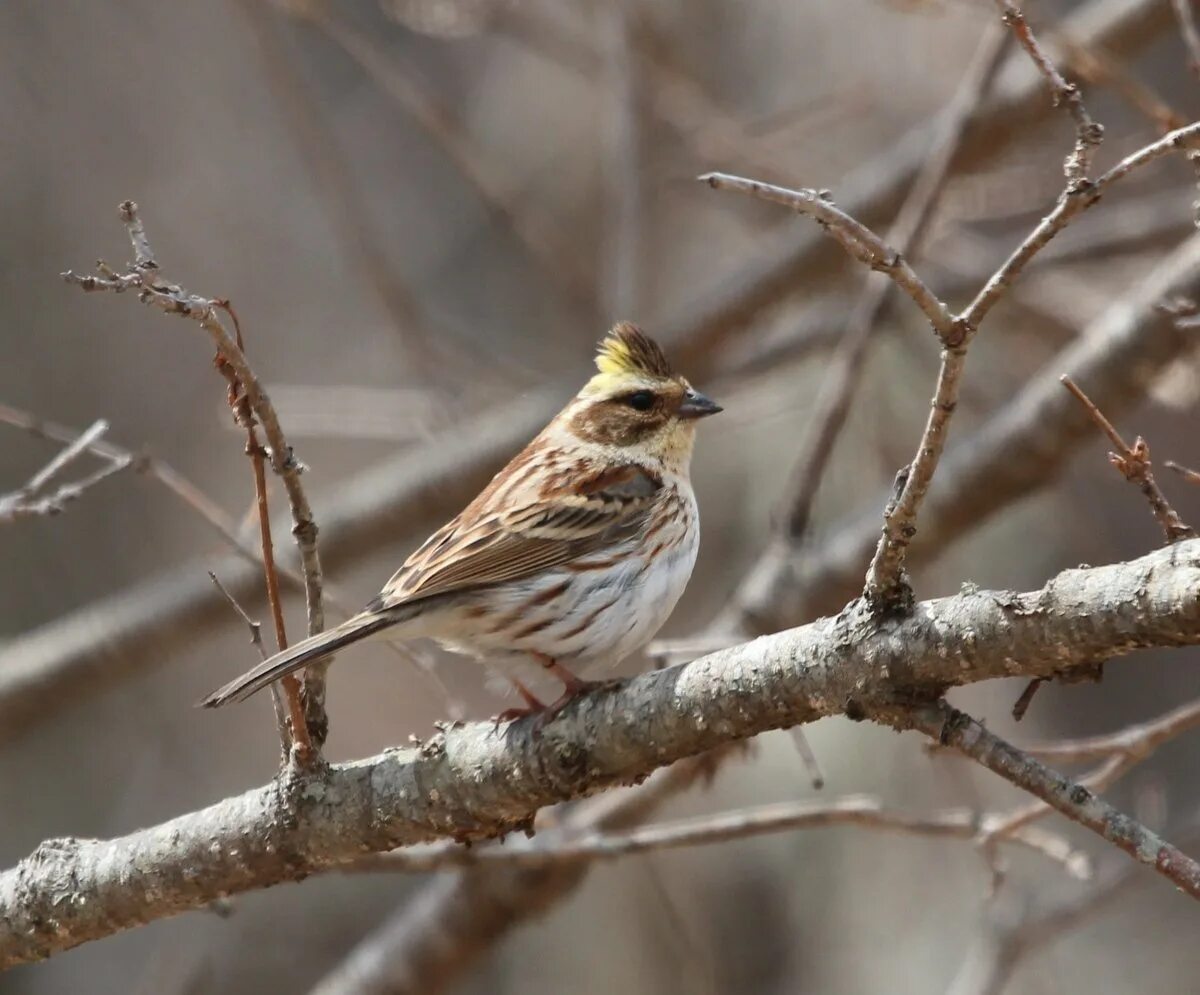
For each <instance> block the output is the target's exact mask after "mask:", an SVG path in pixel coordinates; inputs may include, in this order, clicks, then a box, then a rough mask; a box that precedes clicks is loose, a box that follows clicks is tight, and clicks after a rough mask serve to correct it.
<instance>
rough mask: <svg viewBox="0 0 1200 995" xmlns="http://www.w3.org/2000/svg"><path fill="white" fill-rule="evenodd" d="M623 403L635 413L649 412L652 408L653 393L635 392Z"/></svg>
mask: <svg viewBox="0 0 1200 995" xmlns="http://www.w3.org/2000/svg"><path fill="white" fill-rule="evenodd" d="M625 403H626V404H628V405H629V406H630V407H631V408H633V409H634V410H636V411H649V410H650V409H651V408H652V407H654V393H653V392H652V391H648V390H635V391H634V392H633V393H632V394H630V395H629V396H628V397H627V398H625Z"/></svg>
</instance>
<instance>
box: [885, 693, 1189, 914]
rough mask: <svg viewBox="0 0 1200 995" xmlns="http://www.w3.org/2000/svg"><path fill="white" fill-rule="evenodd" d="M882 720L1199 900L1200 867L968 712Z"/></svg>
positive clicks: (937, 709) (927, 710)
mask: <svg viewBox="0 0 1200 995" xmlns="http://www.w3.org/2000/svg"><path fill="white" fill-rule="evenodd" d="M880 718H881V720H882V721H885V722H887V723H888V724H891V725H895V726H896V727H897V728H913V729H918V730H920V731H921V732H924V733H925V734H926V735H928V736H930V737H931V738H932V739H934V740H935V741H937V742H940V743H941V744H942V745H944V746H951V747H953V748H955V749H956V750H959V751H960V752H961V753H963V754H965V755H966V756H968V757H970V758H971V759H972V760H975V761H976V762H977V763H979V764H981V765H982V766H984V767H986V768H987V769H988V770H990V771H992V772H994V773H996V774H999V775H1000V776H1001V777H1002V778H1004V779H1005V780H1006V781H1009V782H1011V783H1012V784H1015V785H1016V786H1017V787H1019V788H1022V789H1023V790H1025V791H1028V792H1029V793H1030V794H1033V795H1036V796H1037V797H1038V798H1040V799H1041V800H1042V801H1044V802H1046V803H1047V804H1049V805H1050V806H1051V807H1052V808H1054V809H1057V810H1058V811H1059V812H1061V813H1062V814H1063V815H1065V816H1066V817H1067V818H1068V819H1071V820H1072V821H1073V822H1078V823H1079V824H1080V825H1082V826H1085V827H1087V828H1088V829H1090V830H1092V832H1094V833H1096V834H1098V835H1100V836H1102V837H1103V838H1104V839H1106V840H1108V841H1109V842H1110V843H1113V844H1114V845H1115V846H1117V847H1119V848H1120V849H1121V850H1124V851H1125V852H1126V853H1128V854H1129V855H1130V856H1131V857H1133V858H1134V859H1135V860H1137V861H1138V862H1139V863H1142V864H1145V865H1147V866H1149V867H1153V868H1154V870H1156V871H1157V872H1158V873H1159V874H1161V875H1163V876H1164V877H1166V878H1168V879H1169V880H1170V881H1172V882H1173V883H1174V884H1175V885H1177V886H1178V887H1179V888H1181V889H1183V890H1184V891H1185V892H1187V893H1188V894H1189V895H1191V896H1192V897H1193V898H1200V863H1197V862H1196V861H1195V860H1193V859H1192V858H1191V857H1189V856H1187V854H1185V853H1183V852H1182V851H1181V850H1179V849H1178V848H1177V847H1175V846H1173V845H1172V844H1170V843H1168V842H1167V841H1166V840H1164V839H1162V838H1161V837H1159V836H1158V835H1157V834H1156V833H1154V832H1152V831H1151V830H1150V829H1148V828H1147V827H1146V826H1144V825H1142V824H1141V823H1139V822H1138V821H1137V820H1135V819H1132V818H1130V817H1129V816H1127V815H1125V814H1124V813H1122V812H1119V811H1117V810H1116V809H1115V808H1113V807H1112V806H1111V805H1109V804H1108V803H1107V802H1105V801H1104V800H1103V799H1101V798H1098V797H1096V796H1095V795H1094V794H1093V793H1092V792H1091V791H1090V790H1089V789H1088V788H1087V787H1085V786H1084V785H1083V784H1081V783H1079V782H1077V781H1073V780H1071V779H1070V778H1068V777H1064V776H1063V775H1062V774H1059V773H1058V772H1057V771H1053V770H1051V769H1050V768H1048V767H1046V766H1045V765H1043V764H1042V763H1041V762H1040V761H1038V760H1036V759H1034V758H1033V757H1031V756H1030V755H1029V754H1027V753H1024V752H1023V751H1021V750H1018V749H1017V748H1016V747H1014V746H1012V745H1011V744H1010V743H1006V742H1005V741H1004V740H1002V739H1000V737H998V736H996V735H995V734H994V733H991V732H989V731H988V730H987V729H986V728H984V727H983V726H982V725H980V724H979V722H978V721H976V720H975V719H973V718H971V716H969V715H967V714H965V713H964V712H960V711H959V710H958V709H955V708H952V707H951V706H949V705H948V704H946V703H945V702H944V701H942V702H938V703H937V704H935V705H930V706H926V707H922V708H916V709H907V710H899V711H897V712H893V713H891V714H890V715H888V714H886V712H885V713H883V714H881V716H880Z"/></svg>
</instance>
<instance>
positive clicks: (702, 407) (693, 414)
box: [679, 388, 725, 418]
mask: <svg viewBox="0 0 1200 995" xmlns="http://www.w3.org/2000/svg"><path fill="white" fill-rule="evenodd" d="M724 410H725V409H724V408H722V407H721V405H719V404H717V402H716V401H712V400H709V399H708V398H707V397H705V396H704V395H703V394H701V393H700V392H699V391H695V390H691V389H690V388H689V389H688V392H687V393H686V394H684V395H683V403H682V404H681V405H679V417H680V418H706V417H708V416H709V415H715V414H716V413H717V412H718V411H724Z"/></svg>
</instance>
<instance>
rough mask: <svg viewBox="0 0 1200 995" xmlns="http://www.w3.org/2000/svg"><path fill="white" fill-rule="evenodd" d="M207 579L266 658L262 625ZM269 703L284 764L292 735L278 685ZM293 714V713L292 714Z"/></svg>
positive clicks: (226, 591) (222, 587) (212, 577)
mask: <svg viewBox="0 0 1200 995" xmlns="http://www.w3.org/2000/svg"><path fill="white" fill-rule="evenodd" d="M208 579H209V580H211V581H212V582H213V586H214V587H215V588H216V589H217V590H218V591H220V592H221V595H222V597H224V598H225V600H226V601H228V602H229V604H230V606H231V607H232V608H233V610H234V611H235V612H237V613H238V615H239V616H240V617H241V619H242V621H243V622H245V623H246V627H247V628H248V629H249V630H250V644H251V645H252V646H253V647H254V648H255V650H257V651H258V657H259V659H260V660H265V659H266V658H267V649H266V647H265V646H263V641H262V623H261V622H256V621H255V620H254V619H252V618H251V617H250V616H249V614H247V612H246V609H245V608H243V607H242V605H241V603H240V602H239V601H238V599H237V598H235V597H234V596H233V594H232V593H231V592H230V590H229V588H227V587H226V586H225V585H224V584H222V583H221V579H220V578H219V577H218V576H217V575H216V574H215V573H214V572H213V571H211V570H209V571H208ZM271 702H272V704H273V705H274V706H275V725H276V727H277V728H278V729H279V746H280V750H281V752H282V755H283V759H284V761H285V762H286V761H287V758H288V754H289V753H290V752H291V748H292V733H291V729H289V728H288V713H287V706H286V705H285V704H284V701H283V695H282V694H281V693H280V690H279V685H278V684H272V685H271ZM293 714H295V713H293Z"/></svg>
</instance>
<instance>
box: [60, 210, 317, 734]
mask: <svg viewBox="0 0 1200 995" xmlns="http://www.w3.org/2000/svg"><path fill="white" fill-rule="evenodd" d="M120 216H121V220H122V221H123V222H124V224H125V228H126V231H127V232H128V234H129V240H130V243H131V244H132V245H133V249H134V257H135V258H134V263H133V266H132V267H131V269H130V270H129V272H127V273H116V272H115V271H114V270H112V268H111V267H109V266H107V265H105V264H104V263H103V262H101V263H100V264H98V266H97V269H98V270H99V272H100V275H99V276H78V275H76V274H75V273H71V272H67V273H64V274H63V278H64V279H65V280H66V281H67V282H68V283H74V284H77V285H78V286H80V287H81V288H82V289H83V290H85V291H98V290H109V291H113V292H115V293H121V292H123V291H125V290H129V289H136V290H138V291H139V293H138V299H139V300H140V301H142V303H144V304H152V305H154V306H155V307H158V308H161V309H162V310H163V311H165V312H166V313H168V314H176V315H180V316H182V317H185V318H191V319H192V320H193V321H196V322H198V323H199V324H200V326H201V327H202V328H203V329H204V330H205V331H206V332H208V334H209V336H210V337H211V338H212V340H213V342H214V343H215V345H216V347H217V354H218V356H219V358H220V360H221V362H222V363H225V364H228V367H229V369H230V370H232V373H233V375H234V376H236V378H237V381H238V384H239V385H240V388H241V390H243V391H245V395H246V403H247V405H248V407H249V410H250V411H252V412H253V414H254V417H255V418H257V419H258V422H259V424H261V425H262V427H263V432H264V434H265V435H266V438H267V443H268V445H269V446H270V453H269V455H270V462H271V468H272V469H273V470H274V471H275V473H276V474H277V475H278V476H279V478H280V479H281V480H282V481H283V486H284V490H285V491H286V493H287V496H288V504H289V507H290V509H291V512H292V535H293V536H294V537H295V539H296V548H297V549H298V550H299V552H300V561H301V565H302V568H303V572H304V598H305V608H306V611H307V615H308V634H309V635H314V634H315V633H318V632H320V631H321V630H322V629H323V628H324V627H325V611H324V607H323V604H322V588H323V582H322V574H321V559H320V556H319V554H318V552H317V525H316V522H315V521H314V520H313V514H312V508H311V507H310V506H309V503H308V496H307V494H306V493H305V489H304V485H303V484H302V483H301V482H300V473H301V471H302V469H303V466H302V465H301V464H300V463H299V462H298V461H297V460H296V457H295V454H294V453H293V452H292V448H291V446H289V445H288V442H287V439H286V437H285V436H284V434H283V429H282V427H281V426H280V424H279V418H278V417H277V415H276V414H275V409H274V407H273V406H272V405H271V402H270V399H269V398H268V397H267V393H266V391H265V390H263V388H262V385H261V384H260V383H259V381H258V378H257V377H256V375H255V374H254V371H253V370H252V369H251V367H250V364H249V363H248V362H247V360H246V357H245V354H244V353H243V352H242V350H241V348H240V346H239V345H238V343H237V341H236V340H235V338H234V336H232V335H230V333H229V330H228V329H227V328H226V327H225V325H224V324H223V323H222V321H221V317H220V313H219V311H220V310H222V309H225V310H227V309H228V304H227V303H226V302H221V301H217V300H210V299H207V298H203V297H199V296H196V295H194V294H189V293H188V292H187V291H185V290H184V289H183V288H182V287H180V286H177V285H175V284H170V283H167V282H165V281H164V280H163V279H162V278H161V277H160V276H159V267H158V263H157V262H156V261H155V260H154V257H153V254H152V252H151V250H150V245H149V242H148V241H147V239H146V232H145V229H144V227H143V225H142V221H141V218H140V217H139V216H138V210H137V204H135V203H134V202H133V201H131V200H127V201H125V202H124V203H122V204H121V206H120ZM265 552H266V551H265V550H264V555H265ZM266 569H267V570H268V571H269V572H272V573H273V571H270V567H269V566H268V567H266ZM324 702H325V678H324V668H323V666H321V665H318V666H314V667H310V668H309V669H308V670H307V671H306V673H305V682H304V711H305V715H306V719H307V721H306V723H305V724H306V727H307V728H308V730H309V732H310V734H311V736H312V739H313V740H314V742H315V743H316V744H318V746H319V744H321V743H322V742H324V739H325V735H326V733H327V731H328V720H327V718H326V717H325V704H324ZM297 735H299V733H298V732H297Z"/></svg>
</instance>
